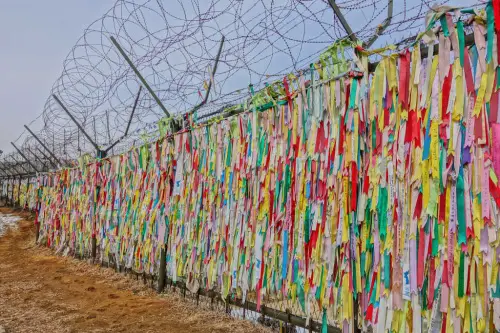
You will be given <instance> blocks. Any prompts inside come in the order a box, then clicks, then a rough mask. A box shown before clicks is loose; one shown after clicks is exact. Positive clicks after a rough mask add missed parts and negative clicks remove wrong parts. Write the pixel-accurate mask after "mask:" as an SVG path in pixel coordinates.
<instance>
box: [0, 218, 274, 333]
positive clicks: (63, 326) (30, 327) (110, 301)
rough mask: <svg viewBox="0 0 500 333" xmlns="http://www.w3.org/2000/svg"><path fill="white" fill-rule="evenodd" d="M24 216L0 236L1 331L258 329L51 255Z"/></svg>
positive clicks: (104, 270) (109, 271)
mask: <svg viewBox="0 0 500 333" xmlns="http://www.w3.org/2000/svg"><path fill="white" fill-rule="evenodd" d="M0 212H2V213H5V214H7V213H12V211H10V210H9V209H5V208H0ZM24 217H25V219H24V220H22V221H20V223H19V228H18V229H17V230H11V231H9V232H8V233H7V234H6V235H5V236H3V237H1V238H0V331H2V328H3V329H4V330H5V331H6V333H23V332H30V333H33V332H44V333H59V332H61V333H62V332H64V333H66V332H68V333H69V332H134V333H135V332H265V329H264V328H263V327H259V326H256V325H255V324H253V323H251V322H248V321H243V320H237V319H233V318H230V317H228V316H226V315H224V314H222V313H220V312H213V311H207V310H201V309H200V308H197V307H196V306H195V305H192V304H189V303H186V302H183V301H182V300H180V299H178V298H177V296H175V295H168V294H164V295H161V296H158V295H157V294H156V293H155V292H154V291H153V290H151V289H150V288H149V287H147V286H144V285H143V283H142V282H138V281H135V280H132V279H131V278H129V277H126V276H124V275H123V274H119V273H116V272H115V271H114V270H112V269H107V268H102V267H99V266H96V265H91V264H89V263H86V262H83V261H79V260H76V259H73V258H67V257H66V258H65V257H61V256H56V255H54V254H53V253H52V251H50V250H49V249H46V248H42V247H38V246H36V245H35V243H34V226H33V222H31V221H28V220H26V217H27V216H26V215H24Z"/></svg>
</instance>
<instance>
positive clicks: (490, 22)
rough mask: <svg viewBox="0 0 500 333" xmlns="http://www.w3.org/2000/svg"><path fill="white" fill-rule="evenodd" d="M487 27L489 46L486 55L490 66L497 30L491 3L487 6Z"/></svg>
mask: <svg viewBox="0 0 500 333" xmlns="http://www.w3.org/2000/svg"><path fill="white" fill-rule="evenodd" d="M486 26H487V28H488V35H487V36H488V45H487V50H488V52H487V53H486V62H487V63H488V64H489V63H490V62H491V59H492V57H493V38H495V37H494V36H495V35H494V28H495V17H494V14H493V5H492V3H491V1H489V2H488V4H487V5H486Z"/></svg>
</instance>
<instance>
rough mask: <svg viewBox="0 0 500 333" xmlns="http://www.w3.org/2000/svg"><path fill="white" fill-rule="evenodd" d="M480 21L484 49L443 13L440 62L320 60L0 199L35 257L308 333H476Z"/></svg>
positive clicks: (484, 299)
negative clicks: (84, 263) (35, 231)
mask: <svg viewBox="0 0 500 333" xmlns="http://www.w3.org/2000/svg"><path fill="white" fill-rule="evenodd" d="M489 6H491V5H489ZM488 8H489V9H488V10H487V11H486V14H484V15H485V19H479V18H478V17H475V19H476V20H475V21H474V23H473V29H474V32H475V34H474V39H475V43H476V45H480V46H481V47H476V46H472V47H470V48H469V47H466V44H465V40H466V36H465V33H464V29H463V23H461V22H460V21H459V22H458V23H457V24H455V23H454V22H453V21H452V15H451V14H450V13H448V14H446V13H444V12H443V13H438V14H435V17H434V19H433V23H434V22H435V21H440V22H441V24H442V26H441V28H442V32H440V33H439V34H438V35H439V36H438V37H435V36H434V35H433V32H431V31H430V30H428V31H427V35H426V38H430V42H429V43H430V46H431V47H433V46H434V44H433V43H434V42H438V44H437V45H438V47H437V48H436V49H439V55H436V56H435V55H434V52H427V53H428V54H426V56H425V58H424V59H422V54H423V48H422V49H421V47H420V45H419V44H418V43H417V44H416V45H415V47H414V48H413V50H412V51H411V52H410V51H409V50H407V51H405V52H402V53H400V54H397V55H389V56H386V57H383V59H382V60H381V61H380V62H379V63H378V64H377V66H376V67H374V68H373V70H374V72H373V73H372V74H369V73H368V68H369V66H368V62H367V56H368V55H369V54H370V53H369V52H368V51H365V50H362V49H361V48H358V49H357V52H358V53H357V56H358V59H357V62H356V64H357V65H358V66H359V67H361V68H358V69H359V71H346V72H343V73H339V72H338V70H337V69H338V68H339V67H338V66H334V65H335V64H334V59H332V58H324V59H322V62H320V64H321V66H317V67H314V66H313V65H312V66H311V72H310V73H308V74H307V76H305V75H306V74H304V75H303V76H300V77H296V78H290V77H287V78H284V79H283V81H282V82H280V83H278V84H276V85H275V86H273V87H272V89H274V90H269V89H265V90H264V91H261V92H258V93H255V95H254V98H253V99H252V103H250V104H249V105H248V107H247V109H245V110H244V111H243V112H240V113H238V114H237V115H233V116H231V117H227V118H224V119H219V120H217V121H209V122H208V123H206V124H203V125H194V124H192V128H188V129H184V130H183V131H181V132H178V133H174V134H168V135H166V136H164V137H163V138H162V139H160V140H159V141H157V142H155V143H153V144H151V145H145V146H142V147H140V148H135V149H132V150H131V151H129V152H127V153H124V154H122V155H119V156H113V157H108V158H101V159H98V160H97V161H94V162H91V163H84V162H81V164H80V166H79V167H77V168H73V169H63V170H59V171H57V172H53V173H48V174H39V175H38V176H37V178H36V181H35V182H29V183H28V184H26V186H24V185H21V187H20V188H21V189H22V191H25V193H24V194H17V196H18V199H15V198H16V185H15V181H12V180H11V181H7V182H4V184H3V186H2V191H3V192H2V193H3V194H4V195H7V196H9V195H10V201H18V202H20V203H21V204H23V202H24V203H27V206H28V207H30V208H33V209H35V210H36V212H37V220H36V223H37V224H39V230H40V232H39V242H40V243H42V244H46V245H47V246H49V247H52V248H54V249H56V250H57V251H62V252H64V251H65V252H66V253H71V254H73V255H77V256H81V257H92V258H94V259H95V260H99V261H101V262H103V263H107V264H109V265H114V266H115V267H116V268H117V269H119V270H120V269H125V270H130V271H133V272H135V273H136V274H143V276H150V277H152V278H153V277H155V279H157V281H156V282H155V285H156V287H157V288H158V289H159V290H163V289H164V287H165V285H170V284H171V285H172V286H177V287H180V288H181V290H183V292H184V293H185V292H188V291H189V292H190V293H191V295H195V296H194V297H199V296H200V295H201V296H204V297H208V298H209V299H212V300H215V299H220V300H223V301H224V302H226V304H228V305H230V306H231V305H232V306H238V307H240V308H241V309H242V311H243V310H244V311H246V309H250V310H252V311H256V312H260V313H261V314H263V315H264V316H268V317H271V318H276V319H279V320H280V321H283V322H289V323H292V324H293V325H295V326H299V327H304V328H308V329H310V330H315V331H321V330H322V331H325V330H328V331H336V330H338V329H335V328H334V327H340V328H342V329H345V330H358V329H363V330H366V329H367V328H368V327H370V326H371V327H372V328H373V330H375V331H377V332H382V331H385V330H388V329H390V330H393V331H408V330H409V327H412V330H418V329H419V328H421V327H423V325H427V326H426V327H430V326H432V327H433V329H436V330H439V329H441V327H444V326H446V325H448V326H447V327H451V326H453V325H460V326H463V325H464V324H465V323H467V325H471V327H473V331H476V329H477V325H478V324H477V323H478V322H479V323H480V322H481V320H485V318H490V315H492V314H493V313H495V315H498V314H497V313H496V312H495V311H496V310H495V309H496V308H494V307H493V306H492V304H496V302H498V301H499V300H500V298H499V297H500V296H499V295H500V290H498V288H497V286H498V285H500V282H499V281H500V280H499V276H498V259H497V256H496V255H495V254H496V253H497V250H498V241H496V238H497V237H496V235H497V229H498V221H500V216H499V210H498V209H499V205H500V184H499V183H498V176H500V148H499V146H498V142H500V117H499V116H500V115H499V104H500V103H499V95H500V93H499V91H500V69H499V67H498V49H497V47H498V45H496V44H495V43H493V41H494V40H495V38H497V36H495V30H494V29H492V28H491V27H495V24H496V28H498V27H499V22H497V21H495V18H494V17H493V16H492V15H493V14H492V11H491V8H490V7H488ZM439 14H442V15H443V16H442V17H441V18H439ZM484 22H490V28H489V29H487V31H485V30H484V27H483V26H482V24H483V23H484ZM469 23H470V22H469ZM491 24H493V25H491ZM431 26H432V25H431ZM496 31H497V32H498V29H497V30H496ZM484 33H486V38H485V36H484ZM433 38H434V39H433ZM467 39H469V40H470V37H468V38H467ZM426 40H427V39H426ZM482 45H485V47H484V48H483V47H482ZM495 45H496V47H494V46H495ZM451 46H453V49H451ZM377 52H385V51H384V50H378V51H377ZM270 89H271V88H270ZM277 92H279V93H280V94H278V95H275V93H277ZM5 179H7V178H4V180H5ZM29 184H31V185H29ZM17 191H18V193H19V192H20V191H19V186H18V189H17ZM23 196H24V199H21V198H22V197H23ZM470 258H472V260H470ZM471 272H472V273H471ZM465 276H468V278H465ZM470 299H472V300H474V301H473V302H472V303H470V304H469V300H470ZM466 309H468V310H467V311H466ZM479 310H480V311H479ZM243 313H245V312H243ZM447 316H449V317H448V319H449V320H447ZM480 316H482V317H481V318H479V317H480ZM408 318H412V319H411V320H409V319H408ZM450 318H452V319H450ZM433 325H438V327H434V326H433ZM443 325H444V326H443ZM495 325H496V324H495ZM499 328H500V327H497V329H499Z"/></svg>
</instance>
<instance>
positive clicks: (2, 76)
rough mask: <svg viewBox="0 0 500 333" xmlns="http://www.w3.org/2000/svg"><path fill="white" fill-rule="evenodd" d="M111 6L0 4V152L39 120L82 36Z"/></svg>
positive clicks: (33, 0) (4, 0) (66, 0)
mask: <svg viewBox="0 0 500 333" xmlns="http://www.w3.org/2000/svg"><path fill="white" fill-rule="evenodd" d="M113 3H114V0H44V1H41V0H0V68H1V69H0V149H2V150H4V151H10V150H12V147H11V144H10V142H11V141H14V140H15V139H16V138H17V137H18V136H19V134H21V132H22V130H23V124H26V123H29V122H30V121H32V120H33V119H34V118H35V117H36V116H38V115H39V114H40V113H41V111H42V108H43V105H44V103H45V101H46V99H47V97H48V95H49V93H50V88H51V87H52V84H53V83H54V81H55V80H56V79H57V77H58V76H59V75H60V74H61V69H62V62H63V60H64V59H65V58H66V55H67V54H68V52H69V51H70V49H71V47H72V46H73V45H74V44H75V42H76V41H77V39H78V38H79V37H80V36H81V35H82V33H83V30H84V29H85V28H86V27H87V26H88V25H89V24H90V23H91V22H93V21H94V20H96V19H98V18H99V17H101V16H102V15H103V14H104V13H105V12H106V11H107V10H108V9H109V8H110V7H111V6H112V5H113Z"/></svg>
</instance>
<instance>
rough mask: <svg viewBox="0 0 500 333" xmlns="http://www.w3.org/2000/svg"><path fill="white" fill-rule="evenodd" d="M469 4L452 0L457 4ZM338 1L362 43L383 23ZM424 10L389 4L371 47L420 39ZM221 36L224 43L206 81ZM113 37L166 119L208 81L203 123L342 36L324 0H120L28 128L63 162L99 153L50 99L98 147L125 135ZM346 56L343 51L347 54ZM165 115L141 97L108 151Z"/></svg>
mask: <svg viewBox="0 0 500 333" xmlns="http://www.w3.org/2000/svg"><path fill="white" fill-rule="evenodd" d="M445 2H448V1H442V2H441V4H442V3H445ZM473 3H474V1H470V0H462V1H458V3H457V1H456V0H455V1H453V4H454V5H471V4H473ZM336 4H337V5H338V7H339V8H340V10H341V11H342V13H343V14H344V15H345V17H346V19H347V21H348V22H349V23H350V25H351V28H352V30H353V31H354V33H355V35H356V37H357V38H359V39H360V40H361V41H366V40H368V39H369V38H370V37H371V36H373V35H374V34H375V32H376V31H377V28H378V27H379V25H380V24H382V22H384V20H385V19H386V18H387V14H386V11H387V7H388V1H386V0H361V1H358V0H356V1H354V0H343V1H338V2H336ZM430 6H431V1H428V0H422V1H409V0H403V1H394V11H393V15H392V20H391V22H390V24H389V25H388V27H387V29H386V30H385V31H384V33H383V35H382V36H380V37H379V38H378V40H377V42H376V44H374V45H373V47H378V46H384V45H386V44H387V43H393V42H395V41H399V40H406V39H408V38H409V37H411V36H413V35H414V34H416V31H417V29H419V28H420V27H421V26H422V24H423V17H424V16H425V14H426V13H427V11H428V10H429V9H430ZM222 36H224V37H225V42H224V45H223V49H222V53H221V57H220V61H219V63H218V68H217V72H216V73H215V75H213V77H212V75H211V74H210V73H211V71H212V67H213V65H214V59H215V57H216V53H217V50H218V47H219V43H220V41H221V38H222ZM111 37H115V38H116V40H117V41H118V42H119V43H120V45H121V46H122V48H123V49H124V50H125V52H126V53H127V54H128V56H129V57H130V59H131V60H132V62H133V63H134V65H135V66H136V67H137V69H138V70H139V72H140V73H141V74H142V75H143V76H144V78H145V79H146V81H147V82H148V83H149V85H150V86H151V88H152V89H153V91H154V92H155V93H156V94H157V95H158V97H159V99H160V100H161V101H162V103H163V104H164V106H165V107H166V109H167V110H168V112H169V113H170V114H172V115H180V114H183V113H185V112H188V111H190V110H192V109H193V108H194V107H195V106H196V105H198V104H199V103H200V102H201V101H202V100H203V98H204V96H205V94H206V90H207V86H208V84H209V83H210V81H212V83H213V89H212V90H211V93H210V95H209V98H208V103H207V104H205V105H204V106H203V107H201V108H200V109H199V110H198V111H197V116H198V117H203V116H204V115H208V114H214V113H217V112H219V111H220V110H222V109H224V107H226V106H228V105H234V104H235V103H238V102H241V101H242V100H244V99H245V98H247V97H248V96H249V91H248V84H249V83H252V84H253V86H254V87H255V88H256V89H259V88H262V87H264V85H265V83H266V82H269V81H272V80H275V79H276V78H279V77H282V76H283V75H286V74H288V73H290V72H297V71H299V70H301V69H304V68H307V67H308V65H309V63H310V62H312V61H315V60H316V59H317V58H318V56H319V55H320V54H321V53H322V52H323V51H324V50H325V49H326V48H328V46H330V45H331V44H332V43H333V42H334V41H336V40H338V39H341V38H345V37H346V31H345V30H344V28H343V27H342V25H341V24H340V21H339V19H338V18H337V17H336V16H335V15H334V12H333V10H332V8H331V7H330V4H329V1H328V0H280V1H276V0H258V1H250V0H190V1H186V0H177V1H168V2H167V1H159V0H142V1H130V0H118V1H117V2H116V3H115V5H114V6H113V7H112V8H111V9H110V10H109V11H108V12H107V13H105V14H104V15H103V16H102V17H101V18H100V19H99V20H96V21H95V22H93V23H92V24H91V25H90V26H89V27H88V28H87V29H85V31H84V33H83V35H82V37H81V38H80V39H79V40H78V41H77V42H76V44H75V45H74V47H73V48H72V49H71V51H70V52H69V54H68V56H67V57H66V59H65V60H64V62H63V70H62V73H61V75H60V76H59V78H58V79H57V80H56V82H55V83H54V85H53V87H52V90H51V92H50V95H49V97H48V99H47V101H46V103H45V106H44V108H43V110H42V112H41V114H40V116H39V117H37V118H36V119H35V120H34V121H33V122H32V123H31V124H30V126H31V127H33V128H35V132H36V135H37V137H38V138H39V139H40V140H42V142H43V143H44V145H45V146H47V147H48V149H50V150H51V151H52V152H53V154H54V155H55V156H57V158H58V159H59V160H60V161H62V163H63V164H65V165H72V164H74V163H75V162H74V161H75V159H76V158H78V157H80V156H82V155H83V154H91V155H95V148H94V147H93V146H92V145H91V144H90V143H89V142H88V140H87V139H86V138H85V137H84V135H83V133H82V132H81V131H80V130H79V129H78V128H77V126H76V125H75V123H74V122H73V121H72V120H71V119H70V117H69V116H68V115H67V114H66V113H65V112H64V111H63V110H62V108H61V107H60V106H59V105H58V104H57V103H56V101H55V100H54V98H53V97H52V95H53V94H54V95H56V96H58V97H59V98H60V99H61V100H62V101H63V103H64V104H65V106H66V107H67V109H68V110H69V111H70V112H71V114H72V115H73V116H74V117H75V118H76V119H77V121H78V122H79V123H80V124H81V125H82V127H83V128H84V129H85V131H86V132H87V133H88V134H89V136H91V138H93V140H94V141H95V142H96V143H97V144H98V145H99V146H102V147H105V146H109V145H110V144H111V143H113V142H115V141H116V140H117V139H119V138H121V137H122V136H123V135H124V133H125V129H126V127H127V123H128V120H129V117H130V113H131V110H132V106H133V104H134V100H135V98H136V96H137V93H138V91H139V86H140V81H139V79H138V78H137V76H136V75H135V73H134V71H133V70H132V69H131V67H130V66H129V65H128V64H127V62H126V61H125V60H124V58H123V57H122V56H121V55H120V53H119V52H118V50H117V49H116V47H115V46H114V45H113V43H112V42H111V40H110V38H111ZM403 44H404V43H402V44H401V47H403V46H405V45H403ZM350 52H351V50H346V53H347V55H349V53H350ZM164 116H165V114H164V113H163V111H162V109H161V108H160V107H159V106H158V105H157V103H156V102H155V100H154V99H153V97H152V96H151V95H150V94H149V93H148V92H147V91H145V90H143V92H142V94H141V95H140V97H139V100H138V104H137V109H136V110H135V114H134V116H133V118H132V121H131V126H130V132H129V134H128V135H127V137H126V138H125V140H123V141H121V142H120V143H119V144H117V145H116V146H115V147H114V148H113V150H112V151H111V153H113V154H116V153H121V152H124V151H126V150H128V149H130V148H131V147H132V146H134V145H137V144H142V143H144V142H151V141H153V140H155V139H156V138H158V126H157V121H158V120H159V119H161V118H162V117H164ZM20 131H21V129H20ZM15 143H16V144H17V146H18V147H19V149H20V150H21V151H22V152H23V153H24V155H25V156H26V157H27V158H28V159H30V160H31V162H32V163H33V164H34V165H35V166H36V167H37V169H38V168H40V170H43V169H44V168H45V169H47V168H48V167H51V163H50V162H49V159H50V156H48V155H49V154H48V152H47V151H46V150H45V149H41V150H42V151H43V152H44V153H45V155H46V156H45V157H44V154H42V152H40V151H39V148H40V144H39V142H38V141H36V140H35V139H34V138H33V137H32V136H31V135H30V134H29V133H28V132H27V131H23V132H22V134H21V135H20V136H19V138H18V139H17V140H16V141H15ZM23 159H24V158H23V157H22V156H20V155H19V153H17V152H13V153H11V154H7V155H5V156H3V157H2V161H1V165H2V166H3V167H4V168H7V169H9V168H14V167H16V170H17V169H20V167H21V165H20V164H22V163H23ZM25 168H28V169H29V168H31V166H25ZM2 175H5V174H4V173H2Z"/></svg>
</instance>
